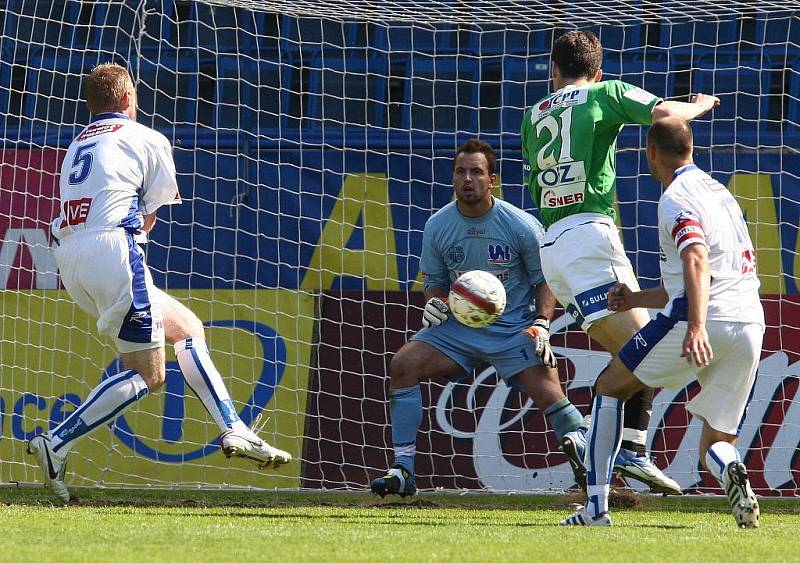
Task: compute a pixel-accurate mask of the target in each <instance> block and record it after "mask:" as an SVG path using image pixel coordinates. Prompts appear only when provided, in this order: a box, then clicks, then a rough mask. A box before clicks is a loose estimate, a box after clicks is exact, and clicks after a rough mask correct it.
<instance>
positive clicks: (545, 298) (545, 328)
mask: <svg viewBox="0 0 800 563" xmlns="http://www.w3.org/2000/svg"><path fill="white" fill-rule="evenodd" d="M555 310H556V297H555V295H553V292H552V291H550V286H548V285H547V283H545V282H541V283H540V284H539V285H537V286H536V319H535V320H534V321H533V324H532V325H531V326H530V327H528V328H526V329H525V330H524V331H523V332H524V333H525V334H527V335H528V336H529V337H530V338H531V339H533V342H534V346H535V347H536V355H537V356H539V359H540V360H542V364H544V365H546V366H549V367H551V368H554V367H556V355H555V354H554V353H553V349H552V348H551V347H550V319H551V318H553V315H554V314H555Z"/></svg>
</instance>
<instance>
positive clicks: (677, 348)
mask: <svg viewBox="0 0 800 563" xmlns="http://www.w3.org/2000/svg"><path fill="white" fill-rule="evenodd" d="M686 326H687V322H686V321H679V320H676V319H674V318H672V317H667V316H665V315H663V314H659V315H658V316H657V317H656V318H655V319H653V320H652V321H650V322H649V323H648V324H647V325H645V326H644V328H642V330H640V331H639V332H638V333H636V334H635V335H634V336H633V338H631V339H630V340H629V341H628V342H627V344H625V346H623V347H622V349H621V350H620V352H619V358H620V360H622V363H623V364H625V366H626V367H627V368H628V369H629V370H631V371H632V372H633V374H634V375H635V376H636V378H637V379H638V380H639V381H641V382H642V383H644V384H645V385H648V386H650V387H666V388H668V389H680V388H681V387H684V386H685V385H686V384H688V383H689V382H691V381H693V380H694V379H697V381H698V382H699V383H700V392H699V393H698V394H697V395H695V397H694V398H693V399H692V400H691V401H689V404H688V405H687V407H686V408H687V409H688V410H689V412H691V413H692V414H694V415H695V416H699V417H700V418H702V419H704V420H705V421H706V422H708V424H709V425H711V427H712V428H714V429H715V430H719V431H720V432H725V433H726V434H733V435H736V434H738V433H739V425H740V424H741V421H742V418H743V416H744V412H745V408H746V407H747V403H748V401H749V399H750V391H751V389H752V388H753V383H755V379H756V371H757V370H758V363H759V359H760V358H761V342H762V340H763V337H764V327H763V326H762V325H760V324H757V323H735V322H727V321H708V322H707V323H706V331H707V332H708V341H709V343H710V344H711V349H712V351H713V353H714V359H713V360H712V361H711V364H710V365H708V366H705V367H703V368H698V367H697V366H694V365H689V364H688V362H687V361H686V358H681V352H682V350H683V339H684V337H685V336H686Z"/></svg>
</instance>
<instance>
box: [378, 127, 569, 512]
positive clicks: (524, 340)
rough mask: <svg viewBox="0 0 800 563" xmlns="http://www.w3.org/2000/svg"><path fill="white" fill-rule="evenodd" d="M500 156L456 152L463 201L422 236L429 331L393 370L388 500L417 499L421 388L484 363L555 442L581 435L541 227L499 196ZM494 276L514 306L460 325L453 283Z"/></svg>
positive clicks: (479, 149) (483, 150)
mask: <svg viewBox="0 0 800 563" xmlns="http://www.w3.org/2000/svg"><path fill="white" fill-rule="evenodd" d="M496 162H497V158H496V156H495V153H494V150H493V149H492V147H491V146H490V145H489V144H488V143H486V142H483V141H479V140H477V139H473V140H470V141H468V142H467V143H465V144H464V145H462V146H461V147H460V148H459V149H458V150H457V152H456V157H455V160H454V163H453V188H454V190H455V196H456V200H455V201H454V202H452V203H450V204H448V205H446V206H445V207H444V208H442V209H441V210H439V211H438V212H437V213H435V214H434V215H433V216H431V218H430V219H429V220H428V222H427V223H426V225H425V230H424V232H423V243H422V256H421V259H420V269H421V270H422V271H423V272H424V274H425V297H426V298H427V300H428V301H427V303H426V305H425V310H424V312H423V321H422V324H423V326H424V328H423V329H422V330H420V331H419V332H418V333H417V334H416V335H414V336H413V337H412V338H411V340H410V341H409V342H407V343H406V344H405V345H404V346H403V347H402V348H401V349H400V350H399V351H398V352H397V354H395V356H394V357H393V358H392V361H391V363H390V366H389V374H390V378H391V383H390V389H389V395H390V397H391V401H390V413H391V420H392V443H393V446H394V458H395V459H394V466H393V467H392V468H390V469H389V470H388V471H387V472H386V474H385V475H383V476H382V477H379V478H377V479H375V480H373V481H372V491H373V492H374V493H376V494H378V495H380V496H385V495H387V494H399V495H401V496H408V495H413V494H414V493H416V490H417V489H416V480H415V477H414V456H415V453H416V438H417V431H418V430H419V427H420V424H421V422H422V393H421V390H420V385H419V382H420V381H423V380H427V379H432V378H436V377H444V378H449V377H458V376H461V375H463V374H464V372H467V373H469V372H471V371H473V370H474V369H475V368H476V367H478V366H479V365H480V364H482V363H484V362H486V363H489V364H491V365H493V366H494V368H495V370H496V371H497V374H498V376H499V377H500V378H501V379H503V381H505V382H506V383H507V384H509V385H512V386H514V387H517V388H522V389H524V390H525V392H526V393H527V394H528V395H529V396H530V397H531V398H532V399H533V400H534V402H535V403H536V406H537V407H538V408H539V409H541V410H542V411H543V412H544V415H545V417H546V418H547V420H548V423H549V425H550V427H551V428H552V430H553V431H554V432H555V433H556V436H557V437H558V439H559V442H560V441H561V437H562V436H564V434H566V433H568V432H572V431H575V430H577V428H578V427H579V425H580V423H581V421H582V419H583V417H582V416H581V414H580V413H579V412H578V410H577V409H576V408H575V406H574V405H572V403H570V402H569V400H568V399H567V398H566V397H565V395H564V391H563V390H562V387H561V383H560V381H559V378H558V371H557V370H556V369H555V366H556V361H555V356H554V355H553V352H552V350H551V348H550V342H549V326H550V318H551V317H552V315H553V312H554V310H555V304H556V301H555V298H554V297H553V294H552V293H551V292H550V289H549V288H548V286H547V284H546V283H545V282H544V277H543V276H542V272H541V267H540V264H539V240H540V238H541V237H542V236H543V235H544V229H543V228H542V225H541V224H540V223H539V222H538V221H537V220H536V219H535V218H534V217H533V216H531V215H530V214H528V213H526V212H524V211H522V210H520V209H518V208H516V207H514V206H513V205H510V204H508V203H506V202H504V201H501V200H499V199H495V198H494V197H493V196H492V188H493V187H494V185H495V182H496V176H495V167H496ZM469 270H483V271H486V272H489V273H491V274H494V275H495V276H497V277H498V278H499V279H500V281H502V282H503V285H504V287H505V290H506V294H507V305H506V309H505V311H504V312H503V314H502V315H501V317H500V318H499V319H498V320H497V321H495V322H494V323H493V324H491V325H489V326H487V327H484V328H470V327H467V326H466V325H463V324H461V323H459V322H458V321H457V320H455V319H454V318H452V315H450V314H449V313H450V311H449V309H448V306H447V294H448V292H449V287H450V283H451V282H453V281H455V279H456V278H457V277H458V276H459V275H460V274H461V273H463V272H466V271H469Z"/></svg>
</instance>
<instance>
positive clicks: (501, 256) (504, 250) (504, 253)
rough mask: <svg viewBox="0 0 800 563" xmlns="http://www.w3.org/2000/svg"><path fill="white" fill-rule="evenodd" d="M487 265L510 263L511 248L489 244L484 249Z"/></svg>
mask: <svg viewBox="0 0 800 563" xmlns="http://www.w3.org/2000/svg"><path fill="white" fill-rule="evenodd" d="M486 253H487V255H488V256H487V258H488V260H489V264H494V265H496V264H509V263H511V247H510V246H508V245H507V244H490V245H488V247H487V249H486Z"/></svg>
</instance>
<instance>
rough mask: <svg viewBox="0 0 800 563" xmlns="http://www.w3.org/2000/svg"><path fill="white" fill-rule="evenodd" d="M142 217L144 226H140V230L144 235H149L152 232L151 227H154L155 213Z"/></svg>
mask: <svg viewBox="0 0 800 563" xmlns="http://www.w3.org/2000/svg"><path fill="white" fill-rule="evenodd" d="M143 217H144V225H142V230H143V231H144V232H146V233H149V232H150V231H152V230H153V227H155V225H156V213H155V211H154V212H153V213H148V214H146V215H144V216H143Z"/></svg>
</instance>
